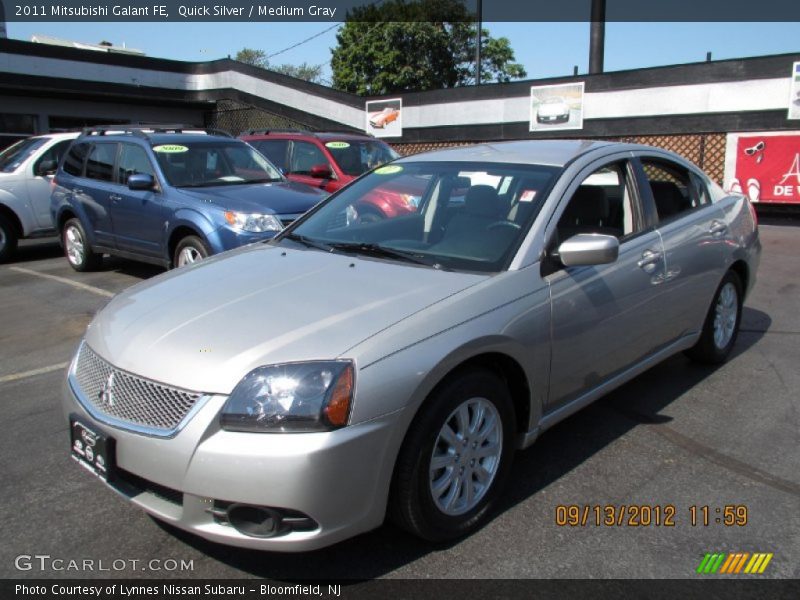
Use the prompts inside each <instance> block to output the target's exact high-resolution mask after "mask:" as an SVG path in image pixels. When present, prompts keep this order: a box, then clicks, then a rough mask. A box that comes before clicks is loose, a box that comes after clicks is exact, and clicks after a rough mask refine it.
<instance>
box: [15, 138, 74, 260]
mask: <svg viewBox="0 0 800 600" xmlns="http://www.w3.org/2000/svg"><path fill="white" fill-rule="evenodd" d="M78 135H79V134H78V133H77V132H76V133H52V134H47V135H37V136H34V137H29V138H26V139H24V140H21V141H19V142H17V143H16V144H14V145H13V146H9V147H8V148H6V149H5V150H3V151H2V152H0V263H2V262H5V261H6V260H8V259H9V258H10V257H11V255H12V254H13V253H14V250H16V248H17V241H18V240H19V239H21V238H29V237H43V236H47V235H54V234H55V233H56V232H55V228H54V227H53V223H52V220H51V218H50V181H51V180H52V178H53V173H55V172H56V168H57V167H58V161H59V160H60V159H61V157H62V156H63V155H64V153H65V152H66V151H67V148H69V145H70V144H71V143H72V140H74V139H75V138H76V137H78Z"/></svg>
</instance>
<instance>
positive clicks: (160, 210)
mask: <svg viewBox="0 0 800 600" xmlns="http://www.w3.org/2000/svg"><path fill="white" fill-rule="evenodd" d="M116 171H117V177H116V182H115V183H116V184H117V185H116V186H115V191H114V193H113V194H112V195H111V217H112V222H113V225H114V237H115V238H116V243H117V247H118V248H119V249H120V250H125V251H127V252H135V253H137V254H143V255H147V256H153V257H160V256H162V255H163V254H164V252H163V241H164V239H163V238H164V232H165V231H166V228H165V220H166V210H167V209H166V207H165V206H164V201H163V198H162V194H161V192H160V189H161V188H160V185H159V184H158V183H157V189H154V190H131V189H128V177H130V176H131V175H133V174H136V173H144V174H147V175H151V176H152V177H153V179H154V180H155V181H156V182H158V176H157V175H156V171H155V168H154V167H153V163H152V161H151V160H150V157H149V156H148V155H147V151H146V150H145V149H144V148H143V147H142V146H140V145H138V144H130V143H125V142H123V143H121V144H120V150H119V157H118V159H117V168H116Z"/></svg>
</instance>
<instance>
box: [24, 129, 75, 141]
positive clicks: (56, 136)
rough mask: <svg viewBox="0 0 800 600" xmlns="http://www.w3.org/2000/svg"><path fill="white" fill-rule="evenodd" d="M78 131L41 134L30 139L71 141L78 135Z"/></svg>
mask: <svg viewBox="0 0 800 600" xmlns="http://www.w3.org/2000/svg"><path fill="white" fill-rule="evenodd" d="M80 134H81V133H80V131H64V132H61V133H42V134H39V135H34V136H32V137H36V138H43V139H47V140H72V139H75V138H76V137H78V136H79V135H80Z"/></svg>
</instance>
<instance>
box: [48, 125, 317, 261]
mask: <svg viewBox="0 0 800 600" xmlns="http://www.w3.org/2000/svg"><path fill="white" fill-rule="evenodd" d="M52 190H53V191H52V195H51V199H50V213H51V216H52V218H53V224H54V225H55V227H56V228H57V230H58V231H59V232H60V234H61V241H62V243H63V246H64V253H65V254H66V257H67V260H68V261H69V264H70V265H71V266H72V268H73V269H75V270H76V271H88V270H91V269H94V268H97V267H98V266H99V265H100V263H101V260H102V256H103V254H104V253H106V254H113V255H117V256H121V257H124V258H131V259H134V260H139V261H143V262H149V263H154V264H158V265H162V266H164V267H167V268H170V267H176V266H177V267H180V266H183V265H186V264H189V263H193V262H195V261H197V260H200V259H202V258H205V257H206V256H209V255H210V254H216V253H218V252H222V251H224V250H230V249H231V248H236V247H238V246H242V245H244V244H249V243H252V242H257V241H260V240H264V239H269V238H271V237H272V236H274V235H275V234H276V233H277V232H278V231H280V230H281V229H282V228H283V227H284V226H285V225H288V224H289V223H291V222H292V221H293V220H294V219H296V218H297V217H299V216H300V215H301V214H303V213H304V212H306V211H307V210H308V209H310V208H311V207H312V206H314V205H315V204H317V203H318V202H319V201H320V200H322V199H323V198H324V197H325V195H326V194H325V193H324V192H322V191H320V190H317V189H314V188H311V187H309V186H306V185H302V184H298V183H294V182H291V181H288V180H287V179H286V178H285V177H284V176H283V175H282V174H281V173H280V171H279V170H278V169H277V168H276V167H275V166H274V165H273V164H272V163H270V162H269V161H268V160H267V159H266V158H264V157H263V156H262V155H261V154H259V153H258V151H256V150H255V149H254V148H253V147H251V146H250V145H248V144H247V143H245V142H242V141H241V140H237V139H234V138H231V137H230V136H228V135H227V134H223V133H219V132H212V131H206V130H199V129H192V128H186V127H182V126H163V125H157V126H135V127H134V126H128V125H115V126H107V127H94V128H91V129H86V130H84V132H83V134H82V135H81V136H80V137H78V138H77V139H76V140H75V141H74V142H73V144H72V146H71V147H70V149H69V151H68V152H67V153H66V154H65V156H64V158H63V159H62V161H61V164H60V165H59V168H58V171H57V173H56V176H55V178H54V179H53V183H52Z"/></svg>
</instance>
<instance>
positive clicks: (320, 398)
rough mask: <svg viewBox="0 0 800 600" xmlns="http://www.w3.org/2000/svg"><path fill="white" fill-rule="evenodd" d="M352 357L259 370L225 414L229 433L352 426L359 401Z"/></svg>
mask: <svg viewBox="0 0 800 600" xmlns="http://www.w3.org/2000/svg"><path fill="white" fill-rule="evenodd" d="M354 379H355V378H354V372H353V363H352V362H351V361H349V360H335V361H315V362H305V363H286V364H279V365H269V366H264V367H259V368H257V369H253V370H252V371H250V373H248V374H247V375H245V377H244V378H243V379H242V380H241V381H240V382H239V383H238V384H237V385H236V387H235V388H234V390H233V392H232V393H231V395H230V396H229V397H228V400H227V402H225V406H224V407H223V409H222V413H221V415H220V424H221V425H222V428H223V429H227V430H229V431H249V432H272V433H291V432H308V431H329V430H331V429H337V428H339V427H344V426H345V425H347V422H348V419H349V418H350V408H351V405H352V403H353V387H354V382H355V381H354Z"/></svg>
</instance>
